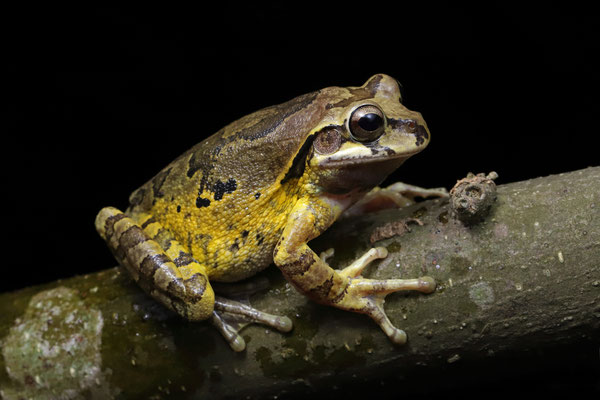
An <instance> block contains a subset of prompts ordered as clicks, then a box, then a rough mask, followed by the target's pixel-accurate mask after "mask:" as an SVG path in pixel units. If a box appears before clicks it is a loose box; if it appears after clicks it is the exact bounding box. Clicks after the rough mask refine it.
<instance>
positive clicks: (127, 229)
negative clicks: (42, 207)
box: [96, 207, 292, 351]
mask: <svg viewBox="0 0 600 400" xmlns="http://www.w3.org/2000/svg"><path fill="white" fill-rule="evenodd" d="M96 229H97V230H98V233H100V236H102V238H103V239H104V240H106V242H107V243H108V247H109V248H110V249H111V251H112V252H113V254H114V255H115V258H116V259H117V260H118V261H119V262H120V263H121V265H123V266H124V267H125V268H126V269H127V271H128V272H129V273H130V274H131V276H132V277H133V279H134V280H135V281H136V282H137V283H138V284H139V285H140V286H141V287H142V289H144V290H145V291H146V292H147V293H148V294H150V295H151V296H152V297H154V298H155V299H156V300H158V301H159V302H160V303H162V304H163V305H165V306H166V307H167V308H169V309H171V310H172V311H175V312H176V313H177V314H179V315H180V316H182V317H183V318H186V319H188V320H190V321H201V320H206V319H210V321H211V322H212V323H213V325H215V326H216V327H217V329H218V330H219V331H220V332H221V334H222V335H223V336H224V337H225V340H227V342H228V343H229V345H230V346H231V348H232V349H233V350H235V351H242V350H244V348H245V346H246V344H245V342H244V339H243V338H242V337H241V336H240V335H239V333H238V332H239V331H240V330H241V329H242V328H243V327H244V326H246V325H248V324H249V323H252V322H257V323H262V324H264V325H267V326H270V327H273V328H275V329H277V330H279V331H282V332H288V331H290V330H291V329H292V321H291V320H290V319H289V318H288V317H280V316H276V315H271V314H267V313H264V312H262V311H259V310H256V309H254V308H252V307H250V306H248V305H246V304H243V303H240V302H237V301H233V300H228V299H225V298H223V297H220V296H215V294H214V291H213V289H212V287H211V285H210V283H209V280H208V276H207V274H206V270H205V268H204V266H203V265H201V264H200V263H198V261H196V260H195V259H194V258H193V257H192V255H191V254H190V253H188V251H187V249H185V248H184V247H183V246H182V245H181V244H180V243H179V242H178V241H177V240H176V239H175V238H174V237H173V236H172V235H171V233H170V232H169V231H168V230H167V229H165V228H164V227H163V226H162V225H161V224H160V223H159V222H157V221H156V220H155V219H154V218H153V217H152V216H150V215H147V214H138V215H136V216H135V220H134V219H132V218H130V217H129V216H127V215H125V214H124V213H122V212H121V211H119V210H118V209H116V208H112V207H106V208H103V209H102V210H100V213H98V216H97V217H96Z"/></svg>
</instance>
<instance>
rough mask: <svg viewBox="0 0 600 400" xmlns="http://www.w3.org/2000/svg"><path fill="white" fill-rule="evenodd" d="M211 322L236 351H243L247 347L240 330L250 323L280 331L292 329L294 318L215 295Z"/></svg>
mask: <svg viewBox="0 0 600 400" xmlns="http://www.w3.org/2000/svg"><path fill="white" fill-rule="evenodd" d="M211 322H212V324H213V325H214V326H215V327H216V328H217V330H218V331H219V332H221V334H222V335H223V337H224V338H225V340H226V341H227V343H229V346H230V347H231V348H232V349H233V350H234V351H243V350H244V349H245V348H246V341H245V340H244V338H243V337H242V336H241V335H240V333H239V332H240V331H241V330H242V329H243V328H244V327H246V325H248V324H251V323H260V324H263V325H266V326H269V327H271V328H275V329H277V330H278V331H280V332H289V331H291V330H292V320H290V319H289V318H288V317H286V316H279V315H273V314H268V313H266V312H263V311H259V310H257V309H256V308H253V307H251V306H249V305H246V304H244V303H240V302H239V301H235V300H230V299H226V298H224V297H220V296H215V309H214V311H213V314H212V317H211Z"/></svg>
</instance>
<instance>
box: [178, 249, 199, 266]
mask: <svg viewBox="0 0 600 400" xmlns="http://www.w3.org/2000/svg"><path fill="white" fill-rule="evenodd" d="M194 261H196V260H194V258H193V257H192V255H191V254H190V253H186V252H185V251H180V252H179V256H177V258H176V259H174V260H173V262H174V263H175V265H176V266H178V267H182V266H184V265H188V264H191V263H193V262H194Z"/></svg>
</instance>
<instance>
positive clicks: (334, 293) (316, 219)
mask: <svg viewBox="0 0 600 400" xmlns="http://www.w3.org/2000/svg"><path fill="white" fill-rule="evenodd" d="M328 211H329V210H327V209H326V207H323V208H322V209H319V208H318V207H317V208H315V204H307V203H303V202H300V203H299V204H297V205H296V206H295V208H294V211H293V212H292V214H291V215H290V217H289V218H288V222H287V224H286V227H285V229H284V231H283V234H282V237H281V239H280V241H279V243H278V244H277V246H276V248H275V252H274V261H275V264H276V265H277V266H278V267H279V268H280V269H281V271H282V272H283V274H284V275H285V277H286V278H287V279H288V280H289V281H290V282H291V283H292V284H293V285H294V286H295V287H296V288H297V289H298V290H300V291H301V292H303V293H304V294H305V295H307V296H308V297H310V298H312V299H313V300H315V301H317V302H319V303H321V304H325V305H330V306H333V307H337V308H340V309H344V310H348V311H353V312H357V313H362V314H367V315H368V316H370V317H371V318H372V319H373V320H374V321H375V322H376V323H377V324H378V325H379V326H380V327H381V329H383V331H384V332H385V334H386V335H387V336H388V337H389V338H390V339H391V340H392V341H393V342H394V343H397V344H403V343H405V342H406V334H405V333H404V331H402V330H401V329H398V328H396V327H395V326H394V325H392V323H391V322H390V320H389V318H388V317H387V315H386V314H385V311H384V309H383V303H384V300H385V297H386V296H387V295H388V294H390V293H392V292H396V291H399V290H418V291H420V292H423V293H431V292H433V291H434V290H435V281H434V280H433V278H431V277H422V278H418V279H385V280H378V279H366V278H363V277H362V276H361V273H362V271H363V269H364V268H365V267H366V266H367V265H368V264H369V263H370V262H371V261H373V260H375V259H379V258H385V257H386V256H387V250H386V249H385V248H383V247H377V248H373V249H371V250H369V251H368V252H366V253H365V254H364V255H363V256H362V257H360V258H359V259H357V260H356V261H355V262H353V263H352V264H351V265H350V266H348V267H346V268H344V269H343V270H334V269H332V268H331V267H330V266H329V265H328V264H327V263H326V262H325V261H324V260H323V258H324V257H319V256H318V255H317V254H315V252H313V251H312V250H311V249H310V248H309V247H308V245H307V244H306V243H307V242H308V241H310V240H311V239H312V238H314V237H316V236H318V235H319V234H320V233H321V232H323V231H324V230H325V229H326V228H327V227H328V226H329V225H330V224H331V223H332V222H333V220H334V219H335V216H334V215H330V214H332V213H331V212H328Z"/></svg>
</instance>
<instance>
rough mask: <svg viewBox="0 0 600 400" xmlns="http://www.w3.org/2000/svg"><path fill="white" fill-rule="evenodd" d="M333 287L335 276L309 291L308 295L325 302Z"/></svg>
mask: <svg viewBox="0 0 600 400" xmlns="http://www.w3.org/2000/svg"><path fill="white" fill-rule="evenodd" d="M332 286H333V275H332V276H331V277H330V278H329V279H327V280H326V281H325V282H323V283H322V284H320V285H319V286H317V287H314V288H312V289H310V290H309V291H308V295H309V296H310V297H312V298H314V299H318V300H325V299H327V296H329V291H330V290H331V287H332Z"/></svg>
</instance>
